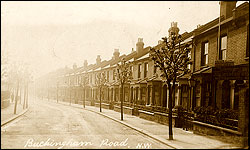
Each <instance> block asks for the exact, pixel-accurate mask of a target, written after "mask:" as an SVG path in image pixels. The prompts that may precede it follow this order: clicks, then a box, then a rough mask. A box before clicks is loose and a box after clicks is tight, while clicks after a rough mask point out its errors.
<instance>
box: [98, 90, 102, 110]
mask: <svg viewBox="0 0 250 150" xmlns="http://www.w3.org/2000/svg"><path fill="white" fill-rule="evenodd" d="M101 91H102V89H101V88H100V93H99V97H100V112H102V95H101Z"/></svg>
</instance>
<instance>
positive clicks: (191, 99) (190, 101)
mask: <svg viewBox="0 0 250 150" xmlns="http://www.w3.org/2000/svg"><path fill="white" fill-rule="evenodd" d="M195 82H196V81H195V80H194V78H192V75H191V76H190V77H189V78H188V84H189V87H190V97H189V98H190V100H189V104H190V107H191V108H193V89H194V86H195ZM188 108H189V107H188Z"/></svg>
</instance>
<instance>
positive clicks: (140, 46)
mask: <svg viewBox="0 0 250 150" xmlns="http://www.w3.org/2000/svg"><path fill="white" fill-rule="evenodd" d="M143 47H144V43H143V38H138V42H137V43H136V52H137V53H139V52H141V51H142V50H143Z"/></svg>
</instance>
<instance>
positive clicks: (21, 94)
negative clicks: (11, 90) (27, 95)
mask: <svg viewBox="0 0 250 150" xmlns="http://www.w3.org/2000/svg"><path fill="white" fill-rule="evenodd" d="M19 88H20V100H19V104H22V103H21V101H22V84H21V86H20V87H19Z"/></svg>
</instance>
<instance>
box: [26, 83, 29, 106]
mask: <svg viewBox="0 0 250 150" xmlns="http://www.w3.org/2000/svg"><path fill="white" fill-rule="evenodd" d="M26 90H27V91H26V108H28V99H29V83H27V87H26Z"/></svg>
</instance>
